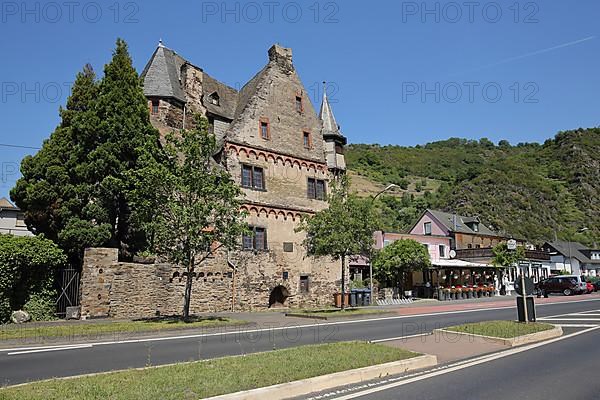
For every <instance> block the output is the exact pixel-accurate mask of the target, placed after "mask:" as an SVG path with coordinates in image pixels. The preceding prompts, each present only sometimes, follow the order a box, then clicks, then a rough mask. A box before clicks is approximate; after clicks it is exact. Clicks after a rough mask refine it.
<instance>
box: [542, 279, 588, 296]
mask: <svg viewBox="0 0 600 400" xmlns="http://www.w3.org/2000/svg"><path fill="white" fill-rule="evenodd" d="M579 279H581V277H580V278H579ZM535 292H536V293H537V295H538V297H539V296H544V297H548V295H549V294H550V293H562V294H564V295H565V296H570V295H572V294H576V293H582V291H581V286H580V285H579V281H578V280H577V279H576V278H575V277H574V276H555V277H552V278H548V279H544V280H543V281H540V282H538V283H537V284H536V285H535Z"/></svg>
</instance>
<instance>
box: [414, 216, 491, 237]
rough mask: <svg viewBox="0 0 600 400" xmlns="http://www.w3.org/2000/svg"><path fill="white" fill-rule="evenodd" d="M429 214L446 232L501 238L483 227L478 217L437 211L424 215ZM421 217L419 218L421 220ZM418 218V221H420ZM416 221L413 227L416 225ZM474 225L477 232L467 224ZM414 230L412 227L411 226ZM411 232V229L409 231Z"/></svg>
mask: <svg viewBox="0 0 600 400" xmlns="http://www.w3.org/2000/svg"><path fill="white" fill-rule="evenodd" d="M427 212H429V213H430V214H431V215H432V216H433V217H434V218H435V219H436V220H437V221H438V222H439V223H440V224H442V225H443V226H444V227H445V228H446V229H447V230H448V231H450V232H455V233H468V234H472V235H484V236H498V237H502V235H501V234H499V233H498V232H495V231H493V230H491V229H490V228H488V227H487V226H485V225H484V224H483V223H481V221H480V220H479V217H467V216H464V215H458V214H452V213H448V212H445V211H439V210H426V211H425V212H424V213H423V215H425V213H427ZM423 215H422V216H421V218H423ZM421 218H419V220H421ZM418 222H419V221H417V222H416V223H415V225H416V224H417V223H418ZM472 223H476V224H477V225H478V228H479V229H478V230H477V231H475V230H473V229H472V228H471V227H470V226H469V225H468V224H472ZM413 228H414V226H413ZM411 230H412V229H411Z"/></svg>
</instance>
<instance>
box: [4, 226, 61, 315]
mask: <svg viewBox="0 0 600 400" xmlns="http://www.w3.org/2000/svg"><path fill="white" fill-rule="evenodd" d="M65 263H66V257H65V254H64V253H63V251H62V250H61V249H59V248H58V246H56V244H54V243H53V242H52V241H50V240H48V239H45V238H44V237H41V236H34V237H19V236H12V235H3V234H0V323H2V322H6V321H8V320H9V319H10V313H11V311H14V310H20V309H23V307H24V306H25V304H26V303H27V302H29V301H31V304H30V306H31V307H33V308H34V309H35V310H36V312H37V310H39V307H38V306H37V305H39V304H45V303H46V302H47V300H46V301H41V298H42V297H45V298H47V296H49V294H48V293H49V292H50V291H51V290H52V288H53V286H54V280H53V277H54V274H55V272H56V270H57V269H58V268H59V267H60V266H62V265H64V264H65ZM40 296H41V297H40ZM32 297H33V299H32ZM34 304H36V305H35V306H34ZM46 307H47V306H46ZM42 308H43V307H42ZM42 314H43V313H42Z"/></svg>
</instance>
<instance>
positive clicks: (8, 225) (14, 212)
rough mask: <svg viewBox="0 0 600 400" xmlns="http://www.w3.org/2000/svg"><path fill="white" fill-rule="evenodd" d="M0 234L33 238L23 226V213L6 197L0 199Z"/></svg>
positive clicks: (25, 226)
mask: <svg viewBox="0 0 600 400" xmlns="http://www.w3.org/2000/svg"><path fill="white" fill-rule="evenodd" d="M0 233H4V234H9V235H15V236H33V233H31V232H30V231H29V230H28V229H27V225H25V219H24V217H23V213H22V212H21V210H20V209H19V208H18V207H15V206H14V205H13V204H12V203H11V202H10V201H9V200H8V199H7V198H6V197H2V198H0Z"/></svg>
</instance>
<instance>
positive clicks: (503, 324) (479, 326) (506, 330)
mask: <svg viewBox="0 0 600 400" xmlns="http://www.w3.org/2000/svg"><path fill="white" fill-rule="evenodd" d="M552 328H553V326H552V325H549V324H542V323H539V322H533V323H529V324H525V323H523V322H515V321H486V322H476V323H472V324H465V325H458V326H452V327H449V328H445V329H446V330H449V331H454V332H462V333H470V334H473V335H483V336H492V337H497V338H502V339H512V338H515V337H518V336H523V335H529V334H531V333H536V332H542V331H546V330H549V329H552Z"/></svg>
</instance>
